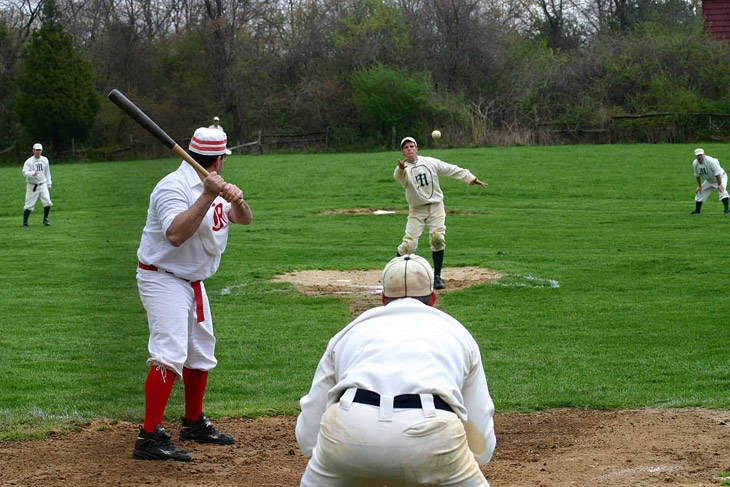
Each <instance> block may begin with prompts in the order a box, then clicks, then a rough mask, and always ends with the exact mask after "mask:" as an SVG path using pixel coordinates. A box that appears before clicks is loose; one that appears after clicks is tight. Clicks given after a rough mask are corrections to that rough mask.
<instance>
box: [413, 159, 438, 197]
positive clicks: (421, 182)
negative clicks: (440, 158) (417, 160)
mask: <svg viewBox="0 0 730 487" xmlns="http://www.w3.org/2000/svg"><path fill="white" fill-rule="evenodd" d="M412 171H413V179H414V183H415V184H414V186H415V187H416V191H418V194H420V195H421V197H423V198H426V199H428V198H430V197H431V196H433V173H431V170H430V169H429V168H428V167H426V166H416V167H414V168H413V169H412Z"/></svg>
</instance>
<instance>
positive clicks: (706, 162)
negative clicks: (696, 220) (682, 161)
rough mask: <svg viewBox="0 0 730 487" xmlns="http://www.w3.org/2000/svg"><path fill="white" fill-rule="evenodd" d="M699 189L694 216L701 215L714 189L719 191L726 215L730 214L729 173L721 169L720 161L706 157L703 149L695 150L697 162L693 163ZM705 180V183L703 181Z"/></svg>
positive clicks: (696, 191) (697, 190) (696, 193)
mask: <svg viewBox="0 0 730 487" xmlns="http://www.w3.org/2000/svg"><path fill="white" fill-rule="evenodd" d="M692 169H694V174H695V179H696V180H697V189H696V190H695V211H693V212H692V213H691V214H692V215H699V214H700V211H701V210H702V203H704V202H705V201H707V198H709V197H710V193H712V190H713V189H717V193H718V196H719V197H720V201H722V204H723V205H724V206H725V213H726V214H727V213H730V208H728V198H730V195H728V192H727V173H725V170H724V169H723V168H722V167H720V161H718V160H717V159H715V158H714V157H710V156H708V155H705V151H704V150H703V149H695V160H694V161H692ZM703 179H704V182H703V181H702V180H703Z"/></svg>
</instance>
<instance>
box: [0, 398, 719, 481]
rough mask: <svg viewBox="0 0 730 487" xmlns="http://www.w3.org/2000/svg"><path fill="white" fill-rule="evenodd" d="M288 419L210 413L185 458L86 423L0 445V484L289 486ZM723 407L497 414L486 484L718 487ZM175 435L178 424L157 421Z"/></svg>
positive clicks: (102, 424) (113, 427)
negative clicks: (220, 436) (135, 453)
mask: <svg viewBox="0 0 730 487" xmlns="http://www.w3.org/2000/svg"><path fill="white" fill-rule="evenodd" d="M295 422H296V418H294V417H288V416H282V417H274V418H257V419H235V418H228V419H218V420H217V421H216V424H217V426H218V427H219V428H220V429H221V430H223V431H225V432H228V433H232V434H234V435H235V436H236V440H237V442H236V444H235V445H233V446H229V447H216V446H210V445H196V444H187V443H186V444H185V447H186V448H189V449H190V450H191V451H192V452H193V454H194V456H195V460H194V461H193V462H191V463H174V462H149V461H143V460H134V459H133V458H132V446H133V443H134V439H135V437H136V432H137V425H134V424H131V423H126V422H113V421H94V422H91V423H89V424H87V425H85V426H83V427H81V428H80V429H79V430H78V431H74V432H72V433H69V434H68V435H64V436H59V435H55V436H50V437H48V438H45V439H41V440H33V441H23V442H5V443H0V458H2V462H0V485H14V486H50V487H53V486H74V487H86V486H98V485H106V486H132V485H162V486H200V485H210V486H246V487H247V486H251V487H269V486H271V487H273V486H282V487H289V486H297V485H299V479H300V478H301V475H302V472H303V471H304V468H305V466H306V462H307V458H306V457H302V456H301V455H300V453H299V450H298V448H297V445H296V440H295V438H294V424H295ZM729 425H730V411H709V410H703V409H640V410H631V411H588V410H568V409H560V410H553V411H546V412H540V413H534V414H515V413H497V415H496V431H497V442H498V445H497V450H496V452H495V455H494V458H493V459H492V461H491V462H490V464H489V465H488V466H487V467H486V468H485V469H484V471H485V473H486V474H487V478H488V479H489V481H490V482H491V484H492V487H507V486H515V487H517V486H520V487H521V486H544V487H563V486H566V487H567V486H575V487H578V486H581V487H582V486H594V485H595V486H598V485H600V486H606V487H637V486H664V487H667V486H671V487H676V486H684V487H689V486H693V487H701V486H702V487H705V486H707V487H709V486H717V485H719V483H720V479H718V478H716V477H715V476H716V474H717V473H719V472H722V471H725V470H730V451H729V449H728V445H730V426H729ZM166 427H167V428H168V431H169V432H170V433H171V434H173V438H175V437H176V436H177V432H178V428H179V425H178V424H166Z"/></svg>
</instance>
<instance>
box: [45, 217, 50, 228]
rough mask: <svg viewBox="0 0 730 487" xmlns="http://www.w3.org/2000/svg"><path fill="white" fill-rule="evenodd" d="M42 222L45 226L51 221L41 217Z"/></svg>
mask: <svg viewBox="0 0 730 487" xmlns="http://www.w3.org/2000/svg"><path fill="white" fill-rule="evenodd" d="M43 224H44V225H45V226H50V224H51V222H49V221H48V218H44V219H43Z"/></svg>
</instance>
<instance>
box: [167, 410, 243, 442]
mask: <svg viewBox="0 0 730 487" xmlns="http://www.w3.org/2000/svg"><path fill="white" fill-rule="evenodd" d="M180 441H195V442H197V443H212V444H214V445H232V444H234V443H235V442H236V440H234V439H233V437H232V436H231V435H225V434H222V433H221V432H220V431H218V430H217V429H215V428H214V427H213V423H212V422H211V420H209V419H208V418H206V417H205V414H203V413H200V418H198V420H197V421H189V420H187V419H185V418H182V428H180Z"/></svg>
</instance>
